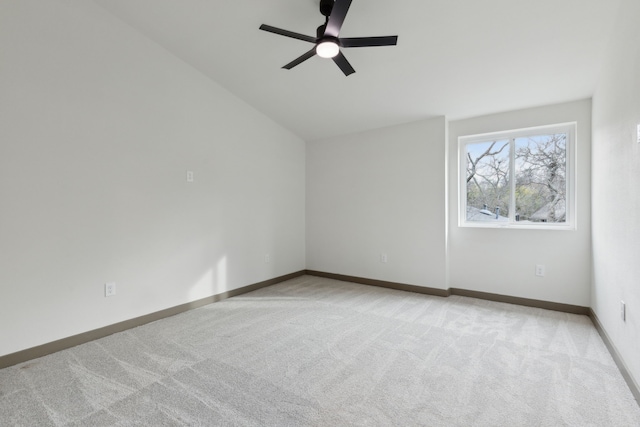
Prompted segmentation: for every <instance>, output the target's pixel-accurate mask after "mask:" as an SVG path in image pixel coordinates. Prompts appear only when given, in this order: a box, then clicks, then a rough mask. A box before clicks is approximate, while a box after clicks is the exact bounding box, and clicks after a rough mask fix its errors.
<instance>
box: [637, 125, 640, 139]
mask: <svg viewBox="0 0 640 427" xmlns="http://www.w3.org/2000/svg"><path fill="white" fill-rule="evenodd" d="M637 135H638V143H640V124H639V125H638V132H637Z"/></svg>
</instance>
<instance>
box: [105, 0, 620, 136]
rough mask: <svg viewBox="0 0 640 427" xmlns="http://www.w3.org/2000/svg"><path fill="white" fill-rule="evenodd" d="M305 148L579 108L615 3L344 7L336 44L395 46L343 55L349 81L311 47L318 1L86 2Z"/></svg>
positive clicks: (364, 3)
mask: <svg viewBox="0 0 640 427" xmlns="http://www.w3.org/2000/svg"><path fill="white" fill-rule="evenodd" d="M94 1H95V2H96V3H98V4H99V5H101V6H103V7H104V8H105V9H107V10H108V11H110V12H111V13H113V14H114V15H115V16H117V17H119V18H120V19H122V20H123V21H125V22H126V23H128V24H129V25H131V26H132V27H134V28H136V29H137V30H139V31H140V32H141V33H142V34H144V35H146V36H147V37H149V38H150V39H152V40H154V41H155V42H157V43H158V44H160V45H161V46H163V47H164V48H166V49H167V50H168V51H169V52H171V53H172V54H174V55H175V56H177V57H179V58H181V59H182V60H183V61H185V62H186V63H188V64H190V65H191V66H193V67H194V68H196V69H198V70H199V71H200V72H202V73H204V74H205V75H207V76H209V77H210V78H211V79H212V80H214V81H215V82H217V83H218V84H220V85H222V86H223V87H225V88H226V89H228V90H229V91H231V92H232V93H234V94H235V95H237V96H238V97H240V98H242V99H243V100H244V101H246V102H247V103H248V104H250V105H252V106H253V107H254V108H256V109H258V110H260V111H261V112H263V113H264V114H266V115H267V116H269V117H271V118H272V119H273V120H275V121H276V122H278V123H280V124H281V125H283V126H285V127H287V128H289V129H290V130H291V131H293V132H294V133H296V134H297V135H299V136H300V137H302V138H303V139H305V140H308V141H312V140H318V139H322V138H327V137H331V136H335V135H341V134H348V133H353V132H360V131H364V130H369V129H374V128H378V127H383V126H390V125H395V124H400V123H405V122H411V121H414V120H419V119H424V118H429V117H434V116H441V115H446V116H447V117H449V118H450V119H460V118H465V117H472V116H477V115H483V114H490V113H494V112H501V111H507V110H512V109H519V108H526V107H532V106H539V105H545V104H551V103H557V102H564V101H571V100H576V99H583V98H588V97H590V96H591V95H592V94H593V90H594V88H595V85H596V82H597V78H598V74H599V70H600V67H601V65H602V63H603V61H604V53H605V50H606V46H607V44H608V41H609V36H610V34H611V33H612V31H613V25H614V23H615V18H616V15H617V11H618V6H619V0H606V1H603V0H535V1H532V0H429V1H425V0H395V1H383V0H353V2H352V4H351V8H350V9H349V13H348V15H347V18H346V20H345V22H344V26H343V27H342V31H341V33H340V36H341V37H361V36H385V35H396V34H397V35H398V36H399V38H398V45H397V46H395V47H372V48H355V49H345V50H344V54H345V55H346V56H347V58H348V59H349V61H350V63H351V65H352V66H353V67H354V68H355V70H356V73H355V74H352V75H351V76H349V77H345V76H344V75H343V74H342V73H341V71H340V69H339V68H338V67H336V65H335V64H334V63H333V61H331V60H326V59H321V58H319V57H317V56H316V57H313V58H311V59H310V60H308V61H306V62H304V63H303V64H301V65H299V66H298V67H296V68H294V69H292V70H283V69H282V68H281V67H282V66H283V65H285V64H287V63H288V62H290V61H292V60H293V59H295V58H297V57H298V56H300V55H301V54H303V53H304V52H306V51H308V50H309V49H310V47H311V46H310V45H309V44H308V43H306V42H304V41H299V40H295V39H291V38H287V37H282V36H278V35H275V34H271V33H267V32H264V31H260V30H259V29H258V27H259V26H260V24H263V23H265V24H269V25H272V26H275V27H279V28H284V29H287V30H290V31H295V32H298V33H303V34H307V35H310V36H314V35H315V29H316V27H318V26H319V25H321V24H322V23H324V17H323V16H322V15H321V14H320V12H319V9H318V1H317V0H234V1H221V0H179V1H177V0H94Z"/></svg>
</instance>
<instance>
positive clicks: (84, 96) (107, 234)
mask: <svg viewBox="0 0 640 427" xmlns="http://www.w3.org/2000/svg"><path fill="white" fill-rule="evenodd" d="M0 121H1V124H0V254H1V256H0V355H5V354H9V353H12V352H15V351H19V350H22V349H25V348H29V347H32V346H35V345H39V344H43V343H46V342H50V341H53V340H56V339H59V338H63V337H67V336H70V335H74V334H77V333H81V332H84V331H88V330H92V329H95V328H98V327H102V326H105V325H109V324H113V323H116V322H118V321H122V320H125V319H129V318H133V317H136V316H140V315H144V314H147V313H150V312H154V311H157V310H161V309H164V308H167V307H171V306H175V305H179V304H182V303H185V302H189V301H193V300H197V299H200V298H204V297H207V296H210V295H213V294H217V293H221V292H224V291H226V290H230V289H234V288H238V287H241V286H244V285H248V284H251V283H255V282H259V281H262V280H266V279H270V278H273V277H277V276H280V275H283V274H287V273H291V272H294V271H299V270H302V269H304V268H305V259H304V251H305V247H304V234H305V229H304V227H305V225H304V220H305V218H304V209H305V206H304V200H305V199H304V192H305V188H304V181H305V166H304V162H305V157H304V156H305V154H304V153H305V146H304V142H303V141H301V140H300V139H299V138H297V137H295V136H294V135H293V134H291V133H290V132H289V131H287V130H285V129H283V128H282V127H280V126H278V125H276V124H275V123H274V122H272V121H271V120H269V119H267V118H266V117H264V116H263V115H261V114H259V113H258V112H257V111H255V110H254V109H252V108H251V107H249V106H248V105H246V104H244V103H243V102H241V101H240V100H239V99H237V98H236V97H234V96H233V95H231V94H229V93H228V92H227V91H225V90H224V89H222V88H221V87H220V86H218V85H217V84H215V83H213V82H211V81H210V80H208V79H207V78H205V77H204V76H203V75H201V74H199V73H198V72H196V71H195V70H194V69H192V68H190V67H189V66H187V65H186V64H185V63H183V62H181V61H180V60H178V59H176V58H175V57H173V56H172V55H170V54H169V53H167V52H166V51H164V50H163V49H162V48H160V47H158V46H157V45H155V44H154V43H152V42H150V41H149V40H148V39H146V38H144V37H142V36H141V35H139V34H138V33H137V32H135V31H133V30H132V29H130V28H129V27H128V26H126V25H125V24H124V23H122V22H120V21H118V20H116V19H115V18H113V17H112V16H111V15H109V14H108V13H107V12H106V11H104V10H102V9H100V8H98V7H97V6H96V5H95V4H93V2H87V1H77V0H47V1H42V0H2V1H0ZM186 170H193V171H195V179H196V181H195V182H194V183H193V184H187V183H186V182H185V181H186V180H185V172H186ZM266 253H270V254H271V262H270V263H268V264H267V263H265V258H264V256H265V254H266ZM107 281H115V282H116V283H117V295H116V296H115V297H110V298H105V297H104V294H103V292H104V290H103V286H104V283H105V282H107Z"/></svg>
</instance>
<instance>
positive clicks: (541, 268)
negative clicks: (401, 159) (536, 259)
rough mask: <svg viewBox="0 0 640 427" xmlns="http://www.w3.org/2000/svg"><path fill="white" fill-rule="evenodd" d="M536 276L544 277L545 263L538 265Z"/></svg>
mask: <svg viewBox="0 0 640 427" xmlns="http://www.w3.org/2000/svg"><path fill="white" fill-rule="evenodd" d="M536 276H538V277H544V265H542V264H537V265H536Z"/></svg>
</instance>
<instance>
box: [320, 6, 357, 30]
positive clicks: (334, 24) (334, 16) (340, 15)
mask: <svg viewBox="0 0 640 427" xmlns="http://www.w3.org/2000/svg"><path fill="white" fill-rule="evenodd" d="M349 6H351V0H336V2H335V3H334V4H333V9H332V10H331V16H329V21H328V22H327V28H326V29H325V30H324V35H325V36H331V37H338V34H339V33H340V29H341V28H342V24H343V23H344V18H346V16H347V12H348V11H349Z"/></svg>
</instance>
